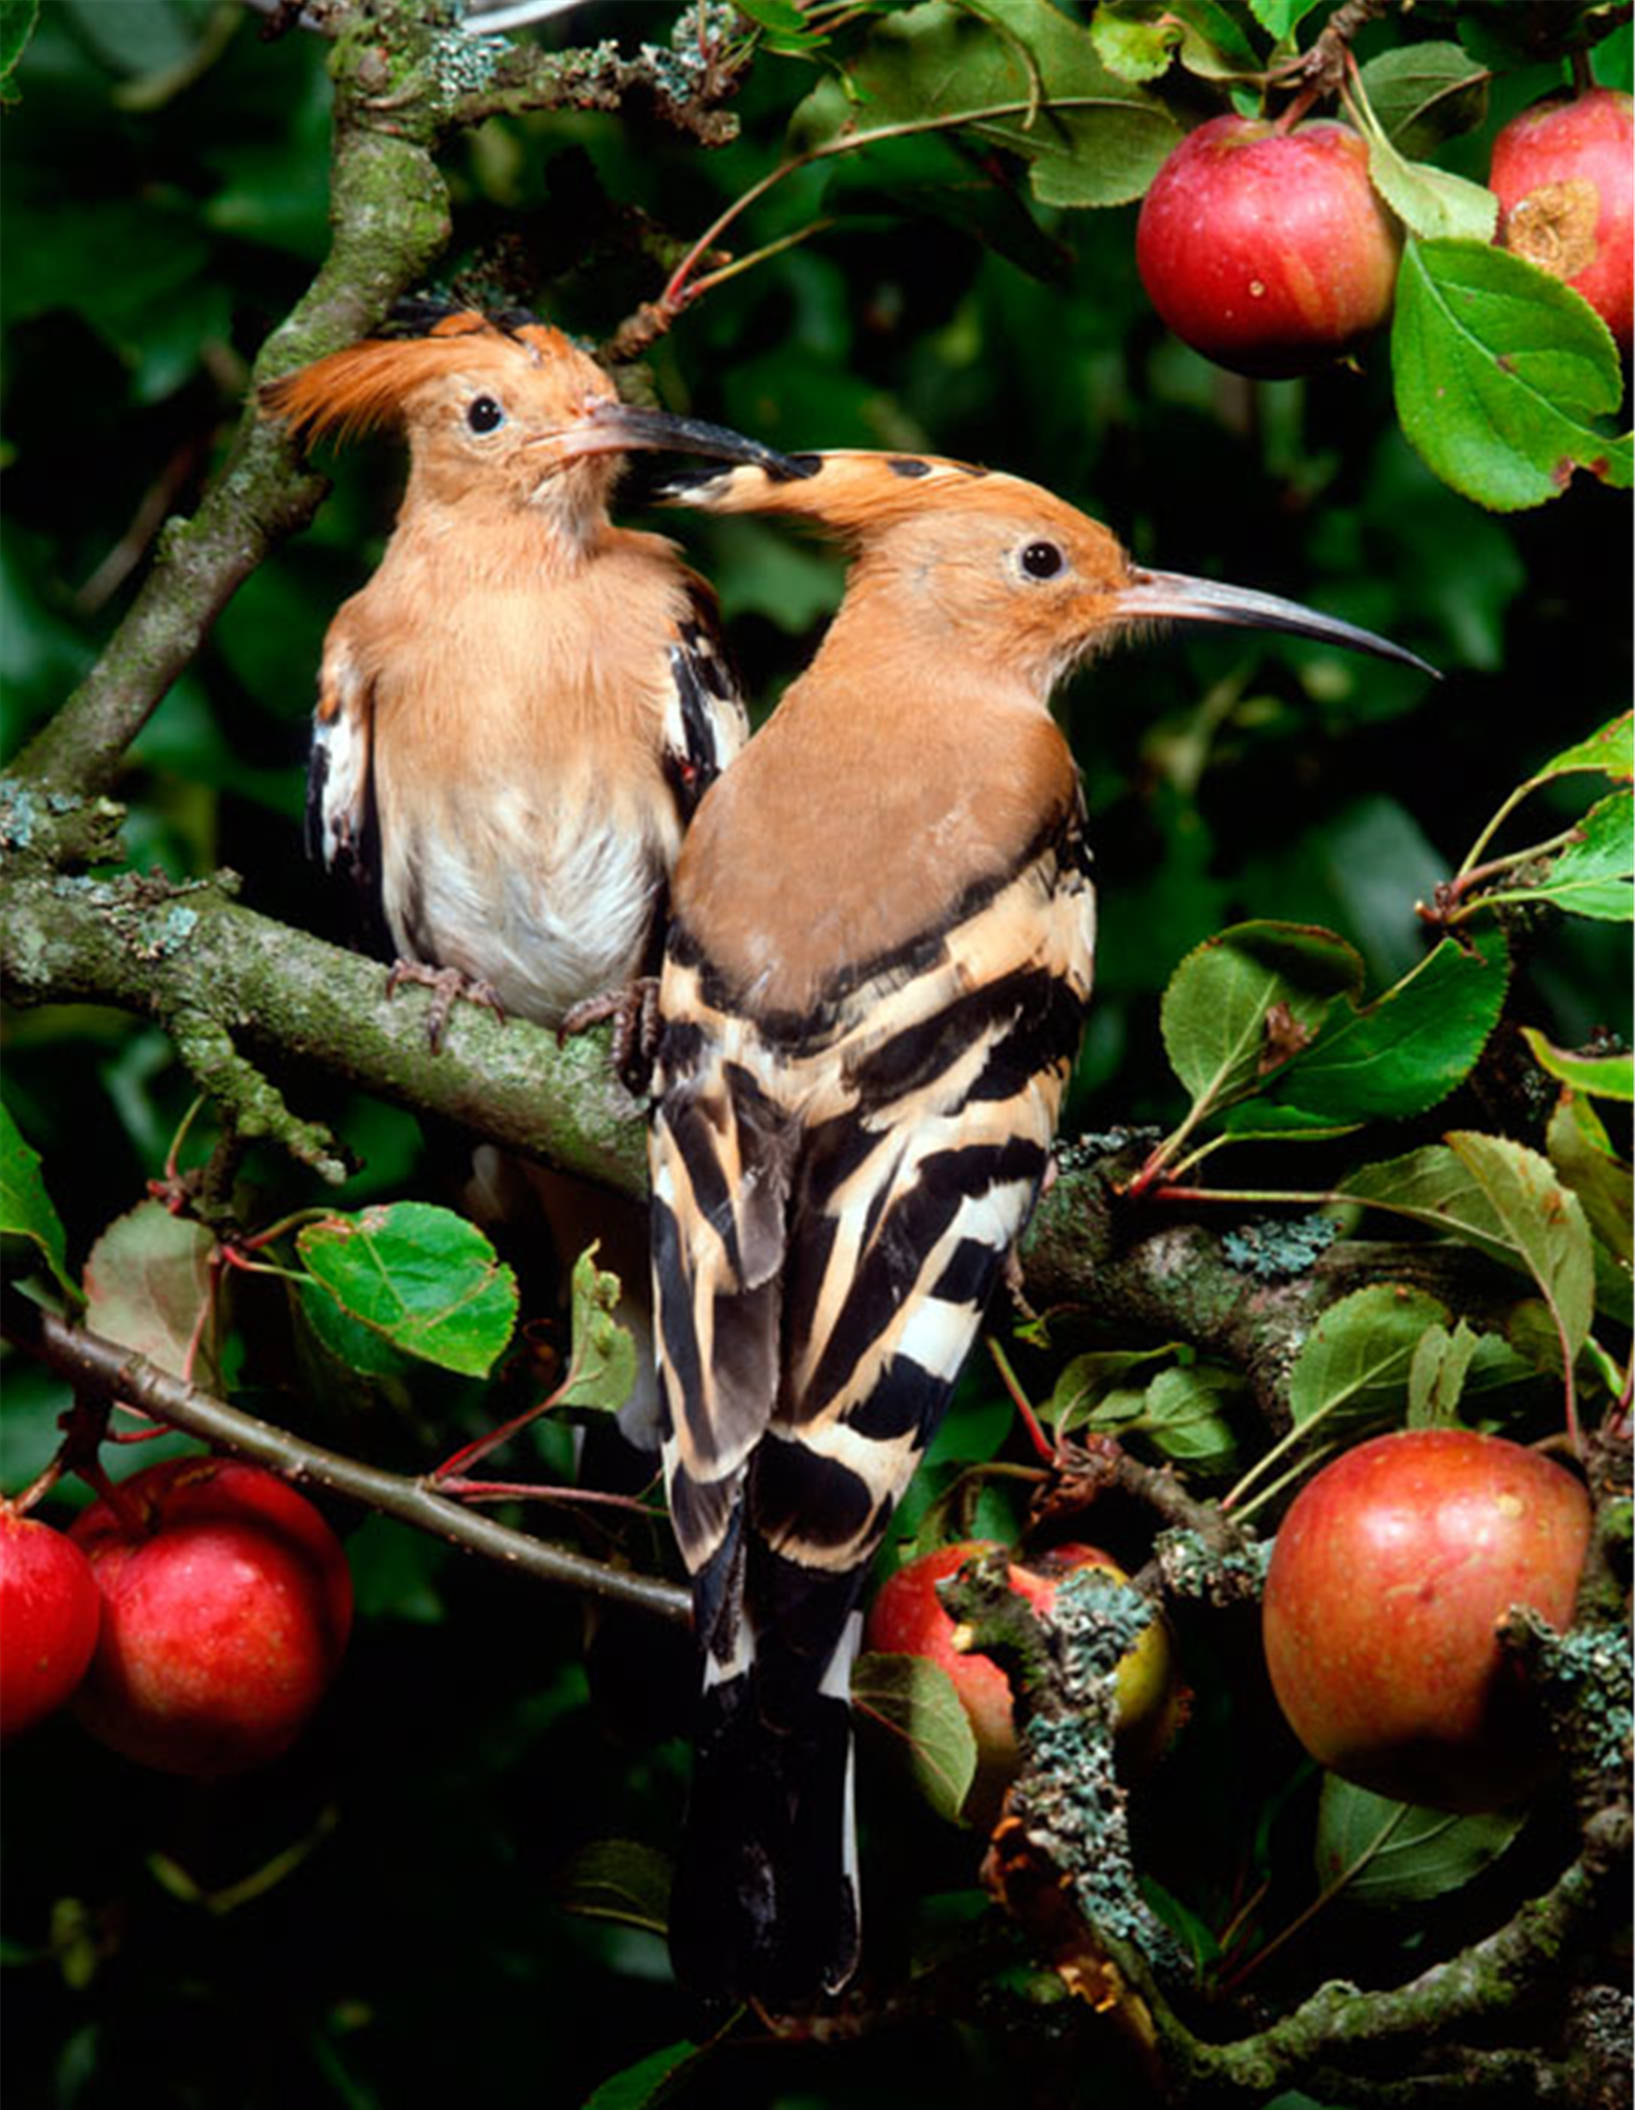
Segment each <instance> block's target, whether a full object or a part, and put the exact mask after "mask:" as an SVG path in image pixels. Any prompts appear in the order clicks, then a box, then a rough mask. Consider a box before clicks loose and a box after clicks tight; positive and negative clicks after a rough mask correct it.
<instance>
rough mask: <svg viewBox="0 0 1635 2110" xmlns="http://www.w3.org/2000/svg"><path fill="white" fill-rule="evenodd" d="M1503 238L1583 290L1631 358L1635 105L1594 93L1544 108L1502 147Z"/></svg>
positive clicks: (1498, 153) (1513, 123)
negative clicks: (1631, 251)
mask: <svg viewBox="0 0 1635 2110" xmlns="http://www.w3.org/2000/svg"><path fill="white" fill-rule="evenodd" d="M1488 181H1489V183H1490V184H1491V186H1492V188H1493V189H1494V190H1495V191H1496V192H1497V193H1498V198H1499V208H1500V210H1499V232H1498V239H1499V241H1500V242H1502V243H1503V244H1504V246H1505V248H1506V249H1512V250H1514V251H1515V253H1516V255H1517V256H1523V257H1526V259H1527V261H1528V262H1529V263H1531V264H1537V265H1539V266H1540V267H1541V268H1542V269H1543V270H1545V271H1548V272H1550V273H1551V274H1552V276H1553V277H1556V278H1560V279H1565V280H1566V282H1567V284H1568V285H1569V286H1571V287H1573V288H1574V289H1575V291H1577V292H1579V293H1582V294H1583V296H1584V298H1585V299H1586V300H1587V301H1588V302H1589V304H1590V306H1591V307H1592V308H1593V309H1594V310H1595V312H1596V313H1597V314H1598V315H1599V316H1600V318H1601V320H1602V321H1603V322H1604V323H1605V324H1606V326H1607V328H1608V329H1609V330H1611V332H1612V334H1613V336H1614V337H1616V338H1617V340H1618V342H1619V343H1620V344H1621V345H1622V346H1623V348H1624V350H1625V351H1626V352H1627V351H1628V350H1629V349H1630V342H1631V337H1632V334H1635V331H1632V327H1631V299H1630V276H1631V254H1630V247H1631V226H1632V222H1635V205H1632V197H1635V100H1632V99H1631V98H1630V97H1629V96H1627V95H1623V94H1620V93H1619V91H1618V90H1617V89H1616V88H1592V89H1591V90H1590V91H1589V92H1588V94H1585V95H1580V96H1577V97H1575V98H1572V99H1569V100H1567V101H1562V100H1560V99H1558V98H1552V99H1551V100H1549V101H1547V102H1542V103H1535V104H1534V105H1533V107H1532V109H1531V110H1524V111H1523V112H1522V114H1521V115H1520V116H1519V117H1513V118H1512V119H1511V120H1510V122H1509V124H1507V125H1506V126H1505V128H1504V130H1503V131H1502V132H1501V133H1500V134H1499V136H1498V138H1497V139H1495V140H1494V142H1493V170H1492V174H1491V175H1490V176H1489V178H1488Z"/></svg>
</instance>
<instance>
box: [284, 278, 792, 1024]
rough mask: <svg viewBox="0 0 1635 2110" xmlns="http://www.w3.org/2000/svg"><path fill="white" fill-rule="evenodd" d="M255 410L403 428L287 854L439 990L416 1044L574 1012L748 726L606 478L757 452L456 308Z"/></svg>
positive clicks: (690, 584)
mask: <svg viewBox="0 0 1635 2110" xmlns="http://www.w3.org/2000/svg"><path fill="white" fill-rule="evenodd" d="M261 401H262V407H263V409H264V411H265V412H266V413H267V414H268V415H269V416H273V417H277V418H280V419H282V420H283V421H284V422H285V423H286V424H287V425H289V426H290V427H291V428H292V429H293V430H295V431H297V432H300V433H304V434H306V435H307V436H308V437H309V438H321V437H324V436H326V435H335V436H337V437H340V438H343V439H345V438H349V437H352V436H354V435H356V434H358V433H360V432H363V431H366V430H368V429H370V428H372V427H376V426H394V427H397V428H399V429H401V430H402V432H403V433H404V434H405V435H406V437H407V439H408V443H409V478H408V486H407V489H406V491H405V493H404V497H403V503H402V507H401V510H400V511H399V513H398V517H397V523H396V526H395V528H394V529H393V532H392V535H391V538H390V540H389V541H388V543H387V545H386V549H385V553H384V555H383V556H382V558H381V561H380V564H379V567H378V568H377V570H376V571H375V573H374V576H373V577H372V578H371V579H370V580H369V582H368V584H367V585H366V586H365V587H364V588H363V589H362V591H361V592H359V593H356V594H354V595H353V596H352V598H351V599H350V600H348V601H347V602H345V603H344V604H343V606H342V607H341V608H340V610H339V611H338V612H337V614H336V616H335V618H334V620H333V622H332V623H331V625H330V628H329V634H328V636H327V638H326V639H325V642H324V654H323V664H322V668H321V670H320V674H319V681H318V690H319V694H318V707H317V713H316V716H315V719H314V724H313V740H312V753H311V764H310V769H309V775H308V804H307V829H308V840H309V845H310V847H311V848H312V850H313V851H314V853H315V854H316V855H317V856H318V857H320V858H321V859H322V861H323V863H324V865H325V866H326V868H327V869H328V870H329V871H331V872H332V873H334V874H336V875H337V876H338V877H339V878H340V879H342V880H343V881H344V882H346V883H348V885H349V887H350V888H351V890H352V891H353V892H354V893H355V895H356V897H357V907H358V911H359V926H360V929H361V931H362V932H363V934H364V935H365V936H366V937H367V938H368V939H370V940H372V941H373V942H374V943H376V944H379V945H382V949H386V950H390V951H392V952H395V955H396V965H395V967H394V969H393V980H394V984H395V983H396V982H401V981H403V980H406V979H407V980H420V981H426V982H428V983H430V984H431V985H432V987H433V988H434V990H435V991H436V997H435V1001H434V1004H433V1007H432V1010H431V1012H430V1014H429V1030H430V1032H431V1034H432V1038H433V1043H434V1045H435V1043H436V1040H437V1038H438V1036H439V1035H440V1034H441V1032H442V1031H443V1029H444V1027H445V1025H446V1023H447V1019H448V1016H449V1011H450V1007H451V1005H452V1004H453V1002H454V1001H455V1000H456V999H458V998H461V997H474V998H476V999H478V1000H480V1001H483V1002H485V1003H488V1004H490V1005H492V1006H493V1007H495V1008H496V1009H499V1010H501V1011H502V1012H514V1013H516V1014H518V1015H520V1016H523V1017H527V1018H531V1019H534V1020H536V1021H538V1022H539V1023H541V1024H545V1025H552V1026H559V1025H561V1024H563V1023H564V1022H565V1021H567V1022H570V1023H571V1022H573V1021H574V1019H575V1014H576V1012H577V1011H578V1008H579V1007H580V1006H583V1005H587V1004H591V1003H594V1001H595V1000H596V999H598V998H599V997H601V996H602V995H603V994H604V993H605V992H616V991H620V990H622V989H624V988H626V987H627V986H628V985H630V984H632V983H633V982H635V981H636V980H637V978H638V977H639V976H641V975H642V973H643V972H644V970H647V969H650V968H651V967H652V966H653V965H654V964H655V963H656V952H655V944H656V939H657V937H658V936H659V935H661V931H662V911H663V901H664V890H665V883H666V880H667V878H668V875H669V871H670V867H671V866H672V865H673V864H674V862H675V857H676V852H677V850H678V848H679V846H680V842H681V837H682V832H683V830H684V829H685V827H686V824H687V822H688V820H689V819H690V817H691V815H692V812H693V809H694V808H695V807H696V805H697V803H698V801H699V799H700V798H701V797H702V796H703V794H704V792H705V790H706V789H707V788H708V786H709V785H710V784H711V782H713V780H714V778H715V777H716V776H717V774H718V773H719V772H720V770H721V769H722V768H723V767H724V766H725V765H726V763H727V762H729V761H730V760H731V758H732V757H733V755H734V754H735V753H736V752H737V750H738V748H739V747H740V746H741V744H742V742H743V739H744V736H745V733H746V731H747V721H746V718H745V715H744V707H743V702H742V699H741V697H740V695H739V692H738V685H737V680H736V676H735V674H734V672H733V669H732V666H731V662H730V660H729V658H728V656H727V654H726V651H725V648H724V645H723V643H722V639H721V632H720V625H719V620H718V617H717V613H716V606H715V597H714V595H713V594H712V593H711V591H710V589H709V587H708V586H707V585H706V584H705V582H704V581H703V580H702V579H701V578H699V577H698V576H697V574H696V573H694V572H692V571H690V570H689V569H688V568H687V566H686V565H685V564H683V562H682V561H681V558H680V556H679V555H678V553H677V551H676V549H675V546H674V544H672V543H671V542H669V541H668V540H666V539H665V538H664V537H662V536H659V535H653V534H646V533H641V532H638V531H636V530H633V529H630V528H623V527H617V526H615V525H614V523H613V521H612V520H611V518H610V517H609V512H608V500H609V495H610V492H611V490H612V486H613V483H614V479H615V477H616V475H617V473H618V471H619V469H620V467H621V466H622V462H623V458H624V456H625V455H627V454H628V453H630V452H632V451H633V450H637V449H655V448H657V449H665V450H668V451H671V452H675V453H683V454H687V453H690V454H703V455H707V456H713V457H716V458H719V459H723V460H727V461H736V462H757V463H760V464H762V465H763V466H764V467H766V468H767V469H768V470H769V471H770V472H771V473H774V474H776V473H779V472H780V469H781V460H780V457H779V456H777V455H775V454H773V453H771V452H770V450H768V449H766V448H763V447H759V446H757V445H756V444H755V443H754V442H752V441H750V440H747V439H744V438H742V437H741V436H740V435H739V434H737V433H733V432H728V431H726V430H725V429H723V428H722V427H720V426H715V425H706V424H702V423H699V422H696V421H694V420H692V419H689V418H680V417H673V416H671V415H669V414H668V413H666V412H663V411H653V410H643V409H638V408H633V407H631V406H629V405H627V404H624V403H621V402H620V401H619V398H618V396H617V393H616V391H615V389H614V385H613V382H612V381H611V380H610V379H609V377H608V375H607V374H606V373H604V372H603V370H602V369H601V367H599V366H598V365H597V364H596V362H595V361H594V360H593V359H592V358H590V357H589V355H588V354H587V353H585V352H582V351H580V350H579V349H578V347H577V346H576V345H574V344H573V343H572V342H571V340H570V339H569V338H567V337H566V336H564V335H563V333H562V332H561V331H560V330H556V329H553V328H550V327H548V326H547V325H545V324H543V323H539V322H536V321H534V320H533V319H532V318H529V317H524V316H519V315H505V316H495V317H488V316H484V315H481V314H478V313H477V312H475V311H474V310H458V311H455V312H452V313H447V314H444V315H442V316H441V317H440V318H439V319H438V320H436V321H435V322H433V323H432V325H431V326H430V328H429V329H427V330H425V331H424V332H423V333H422V334H419V335H415V336H384V337H380V338H372V339H368V340H366V341H364V342H362V343H360V344H355V345H349V346H347V347H346V348H345V349H343V350H341V351H338V352H332V353H330V354H329V355H328V356H327V357H326V358H322V359H318V360H315V361H314V362H313V363H312V364H311V365H309V366H305V367H302V368H301V369H300V370H299V371H297V372H295V373H292V374H288V375H286V376H284V377H283V378H282V379H280V380H277V381H274V382H271V383H270V384H268V385H267V386H266V387H265V388H264V389H263V391H262V397H261Z"/></svg>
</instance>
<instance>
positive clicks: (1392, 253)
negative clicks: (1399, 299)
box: [1135, 115, 1401, 376]
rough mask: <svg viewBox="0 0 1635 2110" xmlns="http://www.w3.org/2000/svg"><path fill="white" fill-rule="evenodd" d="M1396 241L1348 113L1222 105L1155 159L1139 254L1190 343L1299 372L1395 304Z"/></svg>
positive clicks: (1146, 275)
mask: <svg viewBox="0 0 1635 2110" xmlns="http://www.w3.org/2000/svg"><path fill="white" fill-rule="evenodd" d="M1400 240H1401V238H1400V235H1399V233H1398V230H1397V226H1396V223H1395V221H1394V220H1392V219H1391V217H1390V216H1389V214H1388V213H1387V212H1386V211H1385V208H1384V207H1383V206H1382V205H1381V204H1380V201H1379V199H1378V198H1377V197H1376V196H1375V193H1374V189H1373V186H1372V184H1370V182H1369V180H1368V148H1367V146H1366V145H1365V143H1364V142H1363V140H1362V139H1361V137H1360V136H1359V135H1358V134H1357V133H1356V132H1353V131H1352V130H1351V128H1350V127H1349V126H1348V125H1342V124H1335V123H1333V122H1332V121H1330V120H1328V119H1318V120H1317V121H1316V122H1314V123H1312V124H1305V125H1296V126H1295V127H1294V128H1293V130H1292V131H1288V132H1280V131H1279V130H1278V128H1277V127H1276V125H1274V124H1270V123H1268V122H1266V121H1265V120H1264V119H1262V118H1255V117H1233V116H1230V115H1228V116H1225V117H1215V118H1211V119H1210V121H1209V122H1208V123H1207V124H1202V125H1200V126H1199V127H1198V128H1197V130H1196V131H1195V132H1189V133H1188V134H1187V136H1186V138H1185V139H1183V140H1182V142H1181V144H1180V145H1179V146H1178V147H1177V148H1176V149H1175V151H1174V153H1173V154H1171V155H1170V157H1169V159H1168V160H1167V161H1166V162H1165V163H1164V166H1163V167H1162V168H1161V169H1160V170H1159V171H1158V174H1157V176H1156V177H1155V178H1154V179H1153V183H1152V187H1151V189H1150V190H1149V191H1148V192H1147V195H1146V198H1145V200H1144V201H1143V203H1142V207H1141V218H1140V221H1139V223H1138V224H1137V227H1136V234H1135V260H1136V266H1137V268H1138V269H1139V271H1140V273H1141V283H1142V284H1143V285H1144V286H1145V287H1146V289H1147V296H1148V298H1149V299H1150V300H1151V302H1152V304H1153V306H1154V307H1155V308H1156V309H1157V310H1158V312H1159V314H1160V315H1162V316H1163V318H1164V320H1165V322H1167V323H1168V324H1169V326H1170V328H1171V329H1172V330H1173V331H1174V332H1175V334H1176V336H1177V337H1181V338H1184V339H1185V340H1186V342H1187V343H1188V344H1190V345H1191V346H1192V347H1193V349H1194V350H1195V351H1199V352H1202V353H1203V354H1204V355H1205V356H1206V357H1207V358H1210V359H1213V360H1215V361H1216V362H1217V363H1218V364H1219V365H1221V366H1229V367H1231V368H1232V369H1233V370H1234V371H1235V372H1237V373H1240V374H1259V375H1263V376H1279V375H1288V374H1306V373H1311V372H1313V371H1314V370H1315V369H1317V368H1318V367H1321V366H1325V365H1327V364H1328V363H1329V361H1330V360H1332V359H1334V358H1335V357H1336V356H1337V355H1339V354H1341V353H1344V352H1348V351H1349V350H1350V349H1351V348H1352V347H1353V346H1354V345H1355V344H1357V343H1358V342H1359V340H1360V339H1362V338H1364V337H1366V336H1367V335H1368V333H1369V332H1370V331H1371V330H1374V329H1377V328H1378V327H1379V325H1380V324H1381V323H1382V322H1383V321H1384V320H1385V318H1386V316H1387V315H1388V314H1389V313H1390V312H1391V297H1392V293H1393V290H1394V288H1395V286H1396V274H1397V252H1398V249H1399V247H1400Z"/></svg>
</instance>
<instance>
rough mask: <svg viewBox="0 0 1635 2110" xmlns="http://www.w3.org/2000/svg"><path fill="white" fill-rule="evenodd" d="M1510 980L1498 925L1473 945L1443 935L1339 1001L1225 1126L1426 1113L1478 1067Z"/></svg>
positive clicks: (1300, 1124)
mask: <svg viewBox="0 0 1635 2110" xmlns="http://www.w3.org/2000/svg"><path fill="white" fill-rule="evenodd" d="M1508 981H1509V957H1508V953H1507V951H1506V948H1505V944H1504V941H1503V939H1502V937H1500V936H1499V935H1498V934H1497V933H1496V932H1493V933H1487V934H1485V936H1484V941H1483V943H1482V945H1481V946H1480V947H1479V948H1478V949H1476V950H1474V951H1472V950H1469V949H1467V948H1466V947H1464V946H1462V945H1460V944H1459V943H1458V941H1457V940H1455V939H1453V938H1444V939H1443V941H1442V943H1441V944H1440V945H1438V946H1437V948H1436V950H1435V951H1434V952H1431V953H1428V954H1427V955H1426V956H1425V958H1424V959H1423V960H1422V961H1421V962H1420V964H1419V965H1418V966H1417V967H1416V968H1414V969H1413V970H1412V972H1411V973H1409V974H1407V975H1405V976H1404V977H1403V979H1402V980H1401V981H1400V982H1398V983H1397V984H1396V986H1395V987H1394V988H1392V989H1388V990H1387V991H1386V992H1385V994H1384V995H1383V996H1382V997H1380V998H1378V999H1377V1000H1376V1001H1375V1002H1374V1003H1372V1004H1368V1005H1365V1006H1363V1007H1362V1008H1361V1009H1356V1008H1354V1007H1352V1006H1351V1005H1350V1004H1349V1003H1348V1004H1346V1005H1345V1006H1343V1007H1342V1006H1338V1005H1337V1006H1335V1007H1334V1009H1333V1010H1332V1011H1331V1012H1330V1014H1329V1016H1328V1018H1327V1019H1326V1021H1325V1022H1324V1024H1323V1026H1322V1028H1321V1029H1320V1031H1319V1032H1318V1034H1317V1036H1316V1038H1315V1039H1314V1040H1313V1041H1312V1042H1311V1043H1310V1045H1309V1046H1307V1047H1305V1048H1302V1049H1301V1050H1299V1052H1298V1053H1296V1054H1295V1055H1294V1056H1293V1057H1292V1059H1291V1060H1290V1061H1289V1062H1288V1063H1287V1064H1286V1065H1285V1066H1284V1067H1283V1068H1281V1069H1279V1070H1278V1071H1277V1072H1276V1073H1275V1074H1273V1075H1272V1076H1270V1077H1269V1078H1268V1079H1267V1080H1266V1083H1265V1085H1264V1086H1263V1087H1262V1089H1261V1091H1260V1092H1259V1093H1258V1094H1257V1096H1256V1097H1254V1098H1253V1099H1249V1100H1247V1101H1244V1102H1243V1103H1241V1104H1240V1105H1238V1106H1236V1107H1234V1108H1232V1109H1231V1110H1230V1111H1229V1112H1228V1113H1227V1114H1226V1116H1225V1122H1224V1125H1225V1126H1226V1127H1227V1128H1228V1129H1229V1130H1230V1131H1231V1132H1232V1133H1233V1134H1234V1135H1244V1134H1256V1135H1265V1134H1271V1133H1287V1132H1289V1131H1290V1130H1294V1129H1298V1128H1310V1129H1312V1130H1315V1131H1318V1132H1326V1133H1330V1134H1332V1133H1333V1132H1334V1131H1335V1129H1337V1128H1345V1127H1355V1126H1357V1125H1358V1124H1359V1123H1361V1122H1364V1121H1382V1120H1403V1119H1406V1118H1407V1117H1408V1116H1410V1115H1413V1114H1420V1113H1424V1112H1425V1111H1426V1110H1427V1108H1429V1107H1432V1106H1435V1105H1437V1104H1438V1102H1439V1101H1441V1100H1443V1099H1445V1098H1446V1097H1447V1095H1448V1094H1449V1092H1451V1091H1452V1090H1453V1089H1454V1088H1455V1086H1456V1085H1458V1084H1461V1083H1462V1082H1463V1081H1464V1079H1465V1078H1466V1077H1468V1076H1469V1074H1470V1072H1471V1070H1472V1069H1473V1068H1474V1067H1475V1064H1476V1060H1477V1058H1478V1056H1480V1054H1481V1052H1482V1049H1483V1048H1484V1047H1485V1046H1486V1044H1487V1039H1488V1036H1489V1034H1491V1032H1492V1031H1493V1028H1494V1027H1495V1026H1496V1025H1497V1024H1498V1021H1499V1014H1500V1012H1501V1011H1502V1010H1503V1008H1504V997H1505V988H1506V985H1507V983H1508ZM1274 1114H1275V1116H1276V1118H1273V1115H1274Z"/></svg>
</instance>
